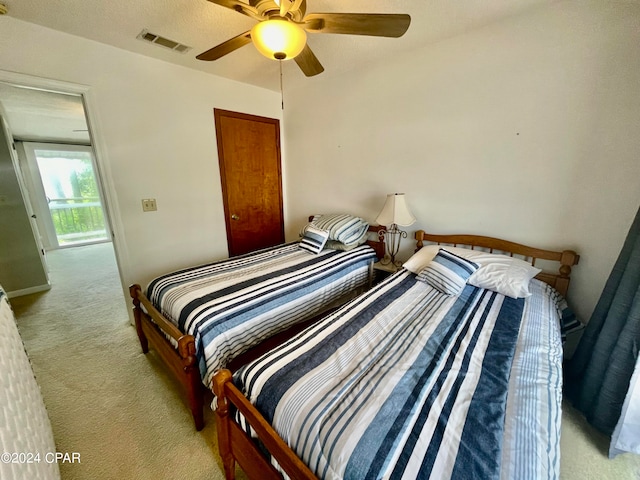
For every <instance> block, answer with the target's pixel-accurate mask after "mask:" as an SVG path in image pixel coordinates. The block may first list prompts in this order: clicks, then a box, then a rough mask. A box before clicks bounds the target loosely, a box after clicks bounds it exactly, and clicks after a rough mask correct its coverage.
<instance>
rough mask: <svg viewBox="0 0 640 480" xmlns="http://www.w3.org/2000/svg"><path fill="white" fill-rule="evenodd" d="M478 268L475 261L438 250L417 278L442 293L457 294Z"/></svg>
mask: <svg viewBox="0 0 640 480" xmlns="http://www.w3.org/2000/svg"><path fill="white" fill-rule="evenodd" d="M478 268H480V265H478V264H477V263H474V262H471V261H469V260H466V259H464V258H462V257H459V256H458V255H454V254H453V253H451V252H448V251H447V250H442V249H441V250H440V251H439V252H438V253H437V254H436V256H435V257H434V258H433V260H432V261H431V262H430V263H429V265H427V266H426V267H425V268H424V269H422V270H421V271H420V273H419V274H418V280H420V281H421V282H426V283H428V284H429V285H431V286H432V287H433V288H435V289H437V290H440V291H441V292H442V293H444V294H446V295H449V296H453V295H458V294H459V293H460V292H461V291H462V289H463V288H464V286H465V285H466V284H467V280H468V279H469V277H471V275H473V273H474V272H475V271H476V270H478Z"/></svg>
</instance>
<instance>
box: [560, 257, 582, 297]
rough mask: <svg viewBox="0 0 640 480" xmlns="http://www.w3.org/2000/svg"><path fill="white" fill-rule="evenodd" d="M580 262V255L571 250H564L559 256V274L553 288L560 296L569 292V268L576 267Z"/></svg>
mask: <svg viewBox="0 0 640 480" xmlns="http://www.w3.org/2000/svg"><path fill="white" fill-rule="evenodd" d="M579 261H580V255H578V254H577V253H576V252H574V251H573V250H564V251H563V252H562V254H561V256H560V274H559V276H558V278H557V279H556V285H555V288H556V290H558V292H560V293H561V294H562V295H566V294H567V290H569V281H570V280H571V278H570V277H571V267H572V266H573V265H577V264H578V262H579Z"/></svg>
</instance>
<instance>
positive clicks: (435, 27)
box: [0, 0, 557, 143]
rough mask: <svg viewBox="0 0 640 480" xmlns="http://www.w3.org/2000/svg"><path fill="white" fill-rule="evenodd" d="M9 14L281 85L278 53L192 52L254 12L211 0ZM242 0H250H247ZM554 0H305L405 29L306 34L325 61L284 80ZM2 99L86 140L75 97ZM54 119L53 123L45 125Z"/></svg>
mask: <svg viewBox="0 0 640 480" xmlns="http://www.w3.org/2000/svg"><path fill="white" fill-rule="evenodd" d="M0 1H1V2H2V3H4V4H5V5H6V6H7V8H8V15H9V16H12V17H14V18H17V19H20V20H23V21H26V22H31V23H35V24H39V25H42V26H45V27H48V28H51V29H54V30H60V31H63V32H66V33H69V34H72V35H77V36H80V37H85V38H88V39H91V40H95V41H98V42H101V43H105V44H108V45H112V46H114V47H118V48H122V49H124V50H128V51H131V52H135V53H138V54H141V55H145V56H148V57H153V58H156V59H159V60H162V61H166V62H170V63H174V64H177V65H182V66H184V67H188V68H193V69H196V70H201V71H204V72H208V73H212V74H215V75H219V76H221V77H225V78H229V79H232V80H236V81H239V82H243V83H247V84H251V85H255V86H258V87H262V88H267V89H270V90H273V91H278V90H279V88H280V83H279V81H280V74H279V68H278V62H276V61H274V60H269V59H267V58H265V57H263V56H262V55H260V54H259V53H258V52H257V51H256V50H255V48H254V47H253V45H246V46H245V47H242V48H241V49H239V50H236V51H235V52H232V53H230V54H228V55H226V56H225V57H223V58H221V59H219V60H216V61H214V62H203V61H200V60H196V58H195V57H196V55H198V54H199V53H202V52H203V51H205V50H208V49H209V48H211V47H213V46H215V45H218V44H219V43H222V42H224V41H225V40H228V39H229V38H232V37H234V36H236V35H239V34H241V33H243V32H245V31H247V30H249V29H251V27H252V26H253V25H254V24H255V20H253V19H251V18H249V17H246V16H244V15H242V14H240V13H237V12H235V11H233V10H230V9H227V8H224V7H221V6H219V5H216V4H213V3H210V2H208V1H207V0H135V1H129V0H55V1H50V0H0ZM246 1H247V3H248V0H246ZM556 1H557V0H517V1H514V0H465V1H452V0H340V1H337V0H333V1H331V0H307V13H316V12H348V13H407V14H409V15H410V16H411V26H410V27H409V30H408V31H407V33H406V34H405V35H404V36H403V37H401V38H378V37H366V36H354V35H331V34H309V35H308V44H309V46H310V47H311V48H312V50H313V52H314V53H315V55H316V56H317V57H318V59H319V60H320V62H321V63H322V65H323V66H324V68H325V71H324V72H323V73H322V74H320V75H319V76H317V77H311V78H307V77H305V76H304V75H303V74H302V72H301V71H300V70H299V69H298V67H297V65H296V64H295V62H284V66H283V72H284V79H285V83H286V84H287V85H288V86H289V87H293V86H295V85H300V84H304V82H315V81H319V79H320V77H327V76H335V77H340V76H343V75H345V73H347V72H348V71H349V70H353V69H356V68H357V69H362V68H366V65H368V64H372V63H375V62H381V61H384V60H385V59H386V58H389V57H390V56H393V55H394V53H396V52H398V51H401V50H402V51H411V50H413V49H418V48H420V47H422V46H424V45H427V44H429V43H434V42H437V41H439V40H442V39H444V38H448V37H452V36H455V35H460V34H462V33H465V32H467V31H470V30H473V29H477V28H481V27H483V26H485V25H488V24H491V23H493V22H496V21H500V20H502V19H504V18H506V17H509V16H512V15H516V14H519V13H522V12H523V11H526V10H528V9H532V8H536V7H538V6H541V5H546V4H551V3H555V2H556ZM144 29H146V30H148V31H150V32H153V33H154V34H157V35H161V36H163V37H166V38H168V39H171V40H174V41H176V42H179V43H182V44H185V45H188V46H190V47H192V49H191V50H190V51H188V52H187V53H184V54H181V53H177V52H175V51H171V50H168V49H165V48H162V47H160V46H157V45H154V44H150V43H148V42H143V41H140V40H138V39H137V38H136V37H137V36H138V34H140V32H141V31H142V30H144ZM0 102H1V103H2V105H3V106H4V108H5V110H6V111H7V114H8V116H9V123H10V124H11V127H12V130H13V132H14V134H15V135H16V136H17V137H19V138H27V139H32V140H37V139H38V138H52V139H53V138H59V139H62V140H64V141H70V142H72V141H77V142H80V143H86V142H88V136H87V135H86V132H74V131H73V130H82V129H86V126H84V122H85V120H84V115H83V112H82V108H81V107H82V104H81V101H80V98H79V97H69V96H65V95H57V94H51V93H46V92H37V91H33V90H25V89H16V88H15V87H7V86H2V85H0ZM53 119H56V121H55V122H54V121H52V120H53ZM51 128H54V130H51Z"/></svg>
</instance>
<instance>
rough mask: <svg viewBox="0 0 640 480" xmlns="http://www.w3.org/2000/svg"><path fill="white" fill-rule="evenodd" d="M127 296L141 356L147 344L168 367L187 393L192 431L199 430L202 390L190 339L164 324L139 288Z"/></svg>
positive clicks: (131, 288)
mask: <svg viewBox="0 0 640 480" xmlns="http://www.w3.org/2000/svg"><path fill="white" fill-rule="evenodd" d="M129 294H130V295H131V298H132V299H133V317H134V320H135V324H136V332H137V334H138V339H139V340H140V346H141V347H142V352H143V353H145V354H146V353H147V352H148V351H149V344H151V346H152V347H153V348H154V350H155V351H156V352H157V353H158V355H159V356H160V357H161V358H162V360H163V362H164V363H165V364H166V365H167V366H169V369H170V370H171V371H172V372H173V373H174V375H175V376H176V377H177V379H178V380H179V381H180V384H181V385H182V386H183V387H184V388H185V390H186V392H187V398H188V401H189V409H190V410H191V415H192V416H193V422H194V424H195V427H196V430H198V431H200V430H202V428H203V427H204V413H203V412H204V411H203V408H204V394H205V389H204V386H203V385H202V380H201V378H200V369H199V368H198V361H197V359H196V344H195V339H194V337H193V335H185V334H183V333H182V332H181V331H180V330H178V328H176V326H175V325H173V324H172V323H170V322H168V321H167V320H166V319H165V318H164V317H163V316H162V315H161V314H160V312H158V311H157V310H156V309H155V307H154V306H153V305H152V304H151V302H150V301H149V299H147V297H146V296H145V295H144V293H142V288H141V287H140V285H138V284H135V285H131V286H130V287H129ZM141 305H142V306H144V309H145V310H146V313H145V311H144V310H143V309H142V307H141ZM165 335H166V336H165ZM167 336H168V338H170V339H172V340H173V341H174V343H175V345H176V346H177V347H175V348H174V346H173V345H171V343H170V341H168V340H167Z"/></svg>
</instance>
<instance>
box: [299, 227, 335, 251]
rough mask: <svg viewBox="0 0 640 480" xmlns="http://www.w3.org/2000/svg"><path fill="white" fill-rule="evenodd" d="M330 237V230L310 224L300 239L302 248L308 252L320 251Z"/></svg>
mask: <svg viewBox="0 0 640 480" xmlns="http://www.w3.org/2000/svg"><path fill="white" fill-rule="evenodd" d="M328 238H329V232H327V231H325V230H320V229H319V228H315V227H313V226H311V225H309V226H308V227H307V228H306V230H305V232H304V236H303V237H302V240H300V248H301V249H303V250H306V251H307V252H311V253H320V251H321V250H322V249H323V248H324V244H325V243H327V239H328Z"/></svg>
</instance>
